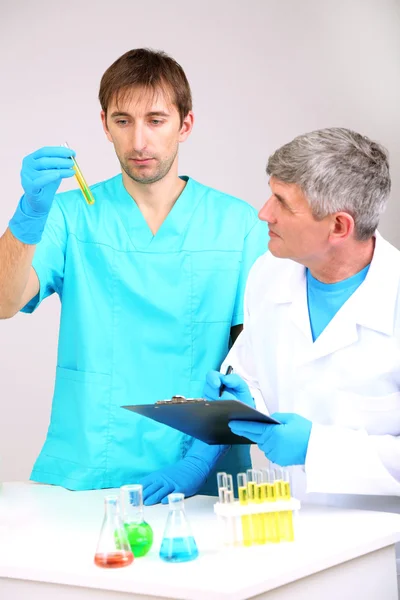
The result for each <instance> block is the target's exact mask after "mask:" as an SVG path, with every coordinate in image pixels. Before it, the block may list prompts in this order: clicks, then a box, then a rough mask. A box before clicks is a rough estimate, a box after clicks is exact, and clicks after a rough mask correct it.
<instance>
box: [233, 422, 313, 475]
mask: <svg viewBox="0 0 400 600" xmlns="http://www.w3.org/2000/svg"><path fill="white" fill-rule="evenodd" d="M271 417H272V418H274V419H276V420H277V421H279V422H280V423H281V425H267V424H265V423H256V422H254V421H230V423H229V427H230V428H231V430H232V431H233V433H235V434H236V435H242V436H244V437H247V438H248V439H249V440H251V441H252V442H255V443H256V444H257V445H258V447H259V448H260V449H261V450H262V451H263V452H264V454H265V456H266V457H267V458H268V459H269V460H270V461H271V462H273V463H275V464H277V465H280V466H281V467H289V466H291V465H304V463H305V461H306V455H307V448H308V441H309V439H310V434H311V427H312V423H311V421H309V420H308V419H305V418H304V417H301V416H300V415H297V414H295V413H274V414H273V415H271Z"/></svg>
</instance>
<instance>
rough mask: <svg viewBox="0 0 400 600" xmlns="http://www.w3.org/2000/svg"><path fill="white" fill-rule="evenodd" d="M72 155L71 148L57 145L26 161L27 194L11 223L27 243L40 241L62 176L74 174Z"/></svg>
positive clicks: (22, 240)
mask: <svg viewBox="0 0 400 600" xmlns="http://www.w3.org/2000/svg"><path fill="white" fill-rule="evenodd" d="M71 156H75V152H74V151H73V150H71V149H70V148H64V147H63V146H54V147H46V148H40V150H37V151H36V152H34V153H33V154H29V155H28V156H26V157H25V158H24V160H23V161H22V170H21V183H22V187H23V188H24V192H25V194H24V195H23V196H22V198H21V200H20V201H19V204H18V207H17V210H16V211H15V214H14V216H13V217H12V219H11V221H10V222H9V227H10V230H11V233H12V234H13V235H14V237H16V238H17V239H18V240H20V241H21V242H23V243H24V244H37V243H38V242H40V240H41V237H42V233H43V229H44V226H45V224H46V220H47V216H48V214H49V210H50V207H51V205H52V202H53V199H54V196H55V193H56V191H57V189H58V187H59V185H60V183H61V179H63V178H64V177H72V176H73V175H74V171H73V169H72V167H73V164H74V163H73V161H72V159H71Z"/></svg>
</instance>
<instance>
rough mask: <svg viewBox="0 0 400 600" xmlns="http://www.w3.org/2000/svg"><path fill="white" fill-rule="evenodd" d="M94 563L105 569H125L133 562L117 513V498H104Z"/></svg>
mask: <svg viewBox="0 0 400 600" xmlns="http://www.w3.org/2000/svg"><path fill="white" fill-rule="evenodd" d="M94 562H95V564H96V565H97V566H98V567H104V568H106V569H116V568H118V567H127V566H128V565H130V564H131V563H132V562H133V553H132V550H131V549H130V546H129V542H128V538H127V536H126V532H125V528H124V525H123V523H122V519H121V516H120V513H119V502H118V496H114V495H112V496H111V495H110V496H105V498H104V519H103V524H102V526H101V531H100V536H99V541H98V543H97V548H96V554H95V555H94Z"/></svg>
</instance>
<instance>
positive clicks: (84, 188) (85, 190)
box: [61, 142, 94, 204]
mask: <svg viewBox="0 0 400 600" xmlns="http://www.w3.org/2000/svg"><path fill="white" fill-rule="evenodd" d="M61 145H62V146H64V148H69V146H68V144H67V142H64V143H63V144H61ZM71 159H72V162H73V163H74V166H73V169H74V173H75V177H76V180H77V182H78V185H79V187H80V188H81V192H82V194H83V197H84V198H85V200H86V202H87V203H88V204H94V197H93V194H92V192H91V191H90V188H89V186H88V184H87V183H86V180H85V178H84V176H83V175H82V171H81V170H80V168H79V167H78V163H77V162H76V160H75V157H74V156H71Z"/></svg>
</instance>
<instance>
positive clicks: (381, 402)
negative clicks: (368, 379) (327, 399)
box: [335, 392, 400, 436]
mask: <svg viewBox="0 0 400 600" xmlns="http://www.w3.org/2000/svg"><path fill="white" fill-rule="evenodd" d="M335 425H339V426H342V427H343V426H344V427H350V428H351V429H363V430H365V431H366V432H367V433H369V434H370V435H385V434H386V435H396V436H398V435H400V392H394V393H392V394H388V395H384V396H363V395H361V394H355V393H354V392H338V393H337V396H336V402H335Z"/></svg>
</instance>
